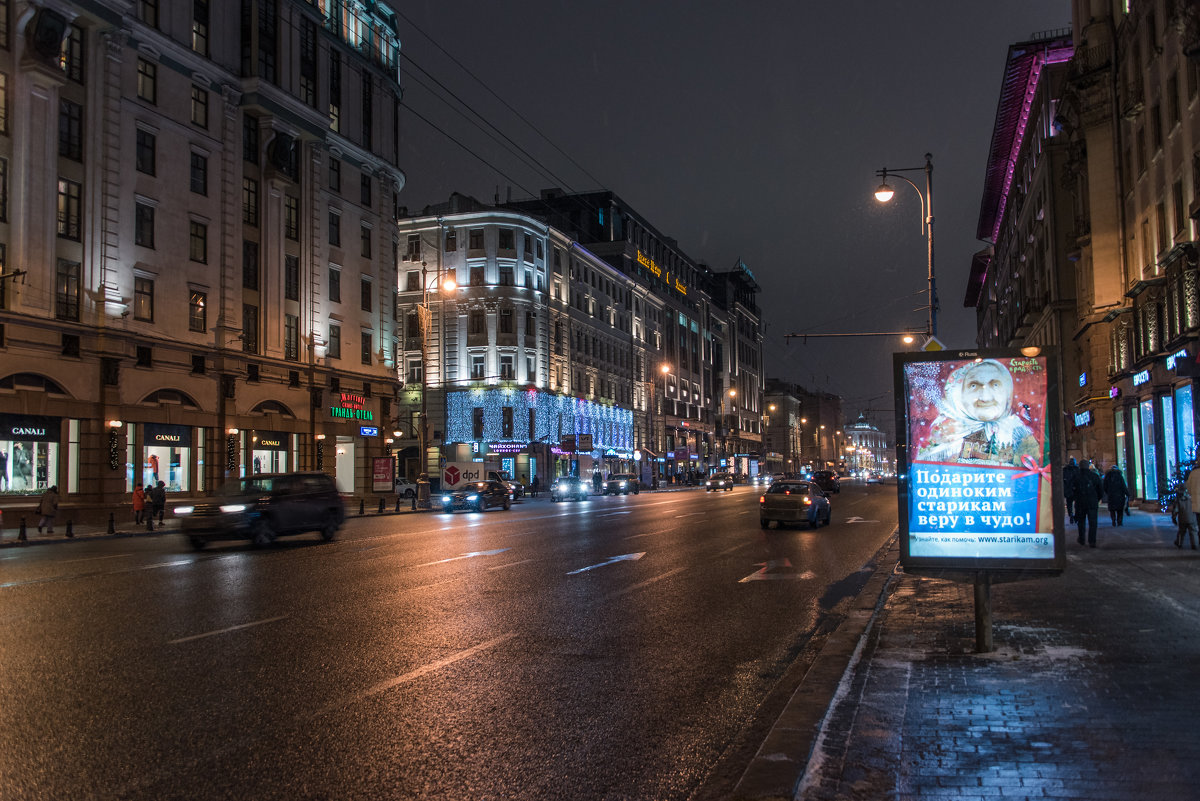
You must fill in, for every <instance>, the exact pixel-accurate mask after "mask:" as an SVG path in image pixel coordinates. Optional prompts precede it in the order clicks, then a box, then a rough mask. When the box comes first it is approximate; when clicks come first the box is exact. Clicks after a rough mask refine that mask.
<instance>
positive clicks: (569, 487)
mask: <svg viewBox="0 0 1200 801" xmlns="http://www.w3.org/2000/svg"><path fill="white" fill-rule="evenodd" d="M587 499H588V485H587V484H585V483H583V480H582V479H580V478H579V476H559V477H558V478H556V479H555V480H554V485H553V486H552V487H550V500H552V501H554V502H555V503H557V502H558V501H570V500H576V501H586V500H587Z"/></svg>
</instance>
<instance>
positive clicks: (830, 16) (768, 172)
mask: <svg viewBox="0 0 1200 801" xmlns="http://www.w3.org/2000/svg"><path fill="white" fill-rule="evenodd" d="M392 5H393V7H395V8H396V9H397V11H398V12H399V13H400V14H401V15H402V16H401V19H400V24H401V29H400V34H401V41H402V51H403V55H404V58H403V60H402V63H401V69H402V76H401V83H402V85H403V86H404V90H405V105H406V106H407V107H408V108H407V109H406V111H405V113H404V114H403V116H402V119H401V125H402V129H403V132H402V137H403V138H404V142H403V145H402V149H401V165H400V166H401V168H402V169H404V170H405V172H406V174H407V176H408V183H407V185H406V187H405V189H404V191H403V192H402V194H401V203H402V204H404V205H407V207H408V208H409V210H410V212H415V211H419V210H420V209H421V208H423V207H424V206H426V205H428V204H431V203H437V202H442V201H444V200H445V199H446V198H447V197H449V194H450V193H451V192H452V191H458V192H462V193H464V194H469V195H473V196H475V197H477V198H479V199H480V200H485V201H491V200H492V199H493V198H494V196H495V195H496V194H497V192H499V195H500V197H501V199H503V198H504V197H506V196H507V195H508V194H509V192H510V191H511V195H512V197H513V198H514V199H516V198H523V197H529V196H531V195H536V194H537V193H538V192H539V191H540V190H541V189H543V188H546V187H550V186H558V187H562V188H563V189H565V190H567V191H585V190H590V189H595V188H605V189H611V190H613V191H615V192H616V193H617V194H618V195H620V196H621V197H622V198H624V199H625V201H626V202H627V203H629V204H630V205H631V206H632V207H633V208H634V209H636V210H637V211H638V212H639V213H641V214H642V215H643V216H645V217H646V218H647V219H648V220H649V221H650V222H651V223H652V224H653V225H655V226H656V227H657V228H658V229H659V230H660V231H662V232H663V233H664V234H665V235H667V236H671V237H674V238H675V239H677V240H678V241H679V246H680V248H681V249H682V250H683V252H684V253H686V254H688V255H689V256H690V257H691V258H692V259H694V260H696V261H703V262H706V263H707V264H709V265H711V266H712V267H714V268H715V269H718V270H725V269H729V268H730V267H732V265H733V264H734V263H735V261H736V260H737V259H738V258H741V259H742V260H743V261H745V263H746V265H747V266H748V267H749V268H750V270H751V271H752V272H753V273H754V275H755V276H756V278H757V279H758V282H759V284H760V285H761V287H762V290H763V291H762V294H761V295H760V303H761V306H762V311H763V321H764V336H765V341H764V361H765V368H766V374H767V376H768V377H771V378H782V379H785V380H789V381H794V382H797V383H799V384H801V385H803V386H805V387H807V388H809V389H813V390H821V391H828V392H834V393H836V394H839V395H841V396H842V397H843V398H844V399H845V401H846V414H847V416H849V417H851V418H852V419H853V418H854V417H856V416H857V414H858V413H859V412H860V411H863V412H866V414H867V417H868V419H869V420H871V421H872V422H874V423H876V424H877V425H879V426H880V427H882V428H885V429H889V430H890V429H891V428H892V425H891V420H892V414H891V409H892V408H893V399H892V395H891V386H892V371H891V356H890V354H891V352H892V351H893V350H896V349H898V348H901V347H903V346H902V345H900V344H899V342H898V340H896V339H887V338H862V337H854V338H839V339H809V340H808V341H807V343H804V342H802V341H801V340H797V339H792V340H790V343H789V342H788V341H785V339H784V335H785V334H793V333H806V332H807V333H814V332H865V331H899V330H906V329H911V328H920V329H923V328H924V326H925V323H926V318H927V312H926V311H925V308H924V307H925V304H926V300H925V298H926V295H925V290H926V272H927V270H926V245H925V237H924V234H923V233H922V231H921V212H920V201H919V198H918V195H917V193H916V192H915V191H914V190H913V189H912V188H911V187H909V186H908V185H906V184H903V183H901V182H898V181H890V183H891V184H892V186H893V188H894V189H895V190H896V197H895V198H894V199H893V200H892V202H891V203H889V204H887V205H886V206H883V205H881V204H879V203H877V202H876V201H875V199H874V196H873V191H874V189H875V187H876V186H877V185H878V183H879V179H878V178H877V177H876V176H875V172H876V170H878V169H880V168H881V167H885V166H886V167H888V168H894V167H920V166H923V165H924V154H925V153H926V152H931V153H932V154H933V162H934V193H933V197H934V216H935V218H936V223H935V226H934V236H935V243H936V274H937V283H938V295H939V298H940V301H941V312H940V314H939V317H938V323H939V329H940V338H941V339H942V340H943V341H944V342H945V343H946V345H947V346H948V347H950V348H968V347H973V346H974V344H975V339H974V327H975V314H974V309H973V308H972V309H965V308H963V295H964V292H965V286H966V276H967V272H968V269H969V267H970V262H971V256H972V254H974V253H975V252H976V251H978V250H979V249H980V248H982V247H984V244H985V243H983V242H980V241H978V240H976V239H975V229H976V224H977V222H978V216H979V205H980V200H981V192H982V187H983V178H984V168H985V166H986V158H987V152H988V146H989V144H990V141H991V135H992V125H993V122H994V120H995V113H996V103H997V101H998V98H999V90H1000V80H1001V77H1002V71H1003V68H1004V62H1005V58H1006V56H1007V52H1008V47H1009V45H1010V44H1013V43H1015V42H1019V41H1024V40H1027V39H1029V38H1030V37H1031V35H1033V34H1035V33H1040V32H1044V31H1049V30H1054V29H1061V28H1067V27H1069V26H1070V19H1071V12H1070V3H1069V2H1067V0H1003V1H1002V2H987V3H984V2H977V1H976V0H967V1H966V2H964V0H930V1H928V2H923V3H911V2H882V0H876V1H875V2H849V1H846V0H838V1H837V2H830V3H818V2H800V1H799V0H789V1H788V2H784V1H783V0H772V1H771V2H762V1H757V0H750V2H744V3H731V2H714V1H713V0H687V1H686V2H684V1H679V0H677V1H676V2H664V1H663V0H615V1H612V2H606V3H580V2H567V3H564V2H562V0H524V1H523V2H519V3H511V2H496V1H495V0H459V1H458V2H454V3H446V2H442V0H438V1H437V2H432V1H429V0H427V1H426V2H411V3H410V2H405V3H399V2H393V3H392ZM443 51H445V52H443ZM455 61H457V62H458V63H457V64H456V63H455ZM468 71H469V72H468ZM426 73H428V74H426ZM469 73H473V74H474V75H475V76H477V77H478V78H480V79H482V81H483V82H484V84H486V87H487V88H485V87H484V86H483V85H481V84H480V83H479V82H477V81H476V80H475V79H474V78H472V77H471V75H470V74H469ZM430 76H432V78H431V77H430ZM435 79H436V81H437V82H440V83H441V84H442V85H443V87H439V86H437V85H436V84H435V83H434V80H435ZM489 90H490V91H489ZM493 93H494V94H493ZM455 96H457V99H455ZM443 100H445V101H449V104H450V105H447V103H446V102H443ZM460 101H461V102H460ZM464 104H465V105H464ZM509 107H511V108H509ZM454 109H460V110H464V111H465V113H466V115H467V116H466V117H464V116H463V115H462V114H459V113H458V112H457V111H455V110H454ZM474 112H477V113H478V114H479V115H482V117H483V119H485V120H486V121H487V123H490V124H491V125H493V126H495V127H496V128H498V129H499V131H501V132H502V134H503V136H501V134H497V133H496V132H495V131H494V130H492V129H490V128H488V127H487V126H486V124H485V123H479V124H478V125H477V124H475V122H478V117H475V116H474ZM418 115H419V116H420V117H423V118H425V119H426V120H429V121H430V122H432V123H433V124H435V125H437V126H438V127H439V128H441V129H442V131H443V132H444V133H442V132H438V131H435V130H434V129H433V128H432V127H431V126H430V125H429V124H428V123H427V122H425V121H423V120H422V119H420V118H418ZM468 117H469V118H470V120H473V121H474V122H472V121H468ZM484 131H488V132H489V133H490V134H491V135H492V136H495V137H496V138H497V139H499V140H500V141H502V142H504V145H505V146H507V148H511V149H512V150H515V151H517V153H516V154H514V153H513V152H510V150H508V149H506V147H505V146H502V145H500V144H497V143H496V141H495V140H494V139H492V138H490V137H489V133H485V132H484ZM447 135H449V136H451V137H453V138H454V139H457V140H458V141H459V142H461V143H463V144H464V145H466V147H467V148H468V149H469V150H467V149H463V148H462V147H460V146H458V145H457V144H454V143H453V142H452V141H450V139H448V138H447ZM503 137H507V138H508V139H510V140H512V142H513V143H515V146H514V145H513V144H510V143H509V142H508V141H507V140H505V139H504V138H503ZM543 137H544V138H543ZM547 140H548V141H547ZM518 146H519V148H520V149H521V150H524V151H526V152H527V153H528V154H529V156H526V155H523V154H520V151H519V150H518ZM473 154H475V155H473ZM477 156H478V157H477ZM481 158H482V159H483V160H484V161H486V162H487V164H485V163H484V161H481V160H480V159H481ZM526 161H531V162H532V163H534V164H536V165H539V166H538V168H537V169H535V168H534V167H531V166H529V164H527V163H525V162H526ZM906 175H908V176H909V177H910V178H912V179H913V180H914V181H915V182H916V183H917V184H918V185H921V186H923V185H924V175H923V174H922V173H906Z"/></svg>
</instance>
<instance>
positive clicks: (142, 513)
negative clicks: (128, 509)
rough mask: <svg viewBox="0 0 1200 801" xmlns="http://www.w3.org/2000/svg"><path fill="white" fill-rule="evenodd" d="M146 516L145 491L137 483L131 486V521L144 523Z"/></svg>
mask: <svg viewBox="0 0 1200 801" xmlns="http://www.w3.org/2000/svg"><path fill="white" fill-rule="evenodd" d="M145 517H146V491H145V490H144V489H142V485H141V484H140V483H139V484H138V485H137V486H135V487H134V488H133V522H134V523H138V524H141V523H144V522H146V521H145Z"/></svg>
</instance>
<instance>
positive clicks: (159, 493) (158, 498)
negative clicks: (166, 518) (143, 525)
mask: <svg viewBox="0 0 1200 801" xmlns="http://www.w3.org/2000/svg"><path fill="white" fill-rule="evenodd" d="M150 503H151V507H150V517H157V518H158V524H159V525H160V526H161V525H162V521H163V514H164V513H165V512H166V510H167V485H166V484H165V483H163V482H162V481H160V482H158V483H157V484H155V485H154V486H153V487H151V488H150Z"/></svg>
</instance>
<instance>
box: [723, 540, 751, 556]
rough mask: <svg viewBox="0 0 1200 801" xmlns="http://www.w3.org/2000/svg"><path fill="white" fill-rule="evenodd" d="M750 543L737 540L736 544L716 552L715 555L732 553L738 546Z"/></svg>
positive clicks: (741, 546) (743, 546) (742, 546)
mask: <svg viewBox="0 0 1200 801" xmlns="http://www.w3.org/2000/svg"><path fill="white" fill-rule="evenodd" d="M750 544H751V543H749V542H739V543H738V544H737V545H735V546H733V547H732V548H726V549H725V550H723V551H721V552H720V553H717V554H716V556H724V555H725V554H730V553H733V552H734V551H736V550H737V549H738V548H745V547H746V546H747V545H750Z"/></svg>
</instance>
